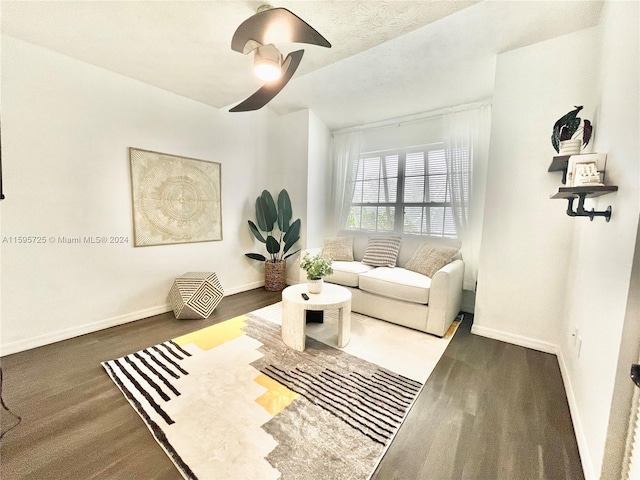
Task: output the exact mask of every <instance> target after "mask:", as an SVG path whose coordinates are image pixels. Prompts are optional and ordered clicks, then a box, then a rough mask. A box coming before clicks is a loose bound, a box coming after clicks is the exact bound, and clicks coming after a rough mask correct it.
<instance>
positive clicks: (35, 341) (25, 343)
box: [0, 303, 171, 356]
mask: <svg viewBox="0 0 640 480" xmlns="http://www.w3.org/2000/svg"><path fill="white" fill-rule="evenodd" d="M170 310H171V306H170V305H169V304H168V303H166V304H163V305H158V306H155V307H150V308H145V309H144V310H138V311H136V312H130V313H126V314H124V315H118V316H117V317H111V318H106V319H104V320H99V321H97V322H92V323H85V324H84V325H78V326H76V327H71V328H65V329H64V330H58V331H56V332H50V333H45V334H44V335H39V336H37V337H31V338H26V339H24V340H18V341H15V342H10V343H5V344H2V346H1V347H0V351H1V352H2V355H3V356H4V355H11V354H12V353H18V352H23V351H24V350H30V349H32V348H37V347H42V346H43V345H49V344H50V343H55V342H60V341H62V340H68V339H70V338H73V337H79V336H80V335H85V334H87V333H93V332H97V331H98V330H103V329H105V328H109V327H115V326H117V325H123V324H125V323H129V322H134V321H136V320H140V319H142V318H147V317H152V316H153V315H160V314H161V313H165V312H169V311H170Z"/></svg>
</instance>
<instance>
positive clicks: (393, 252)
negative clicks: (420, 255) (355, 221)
mask: <svg viewBox="0 0 640 480" xmlns="http://www.w3.org/2000/svg"><path fill="white" fill-rule="evenodd" d="M401 240H402V237H399V236H393V235H384V236H382V235H381V236H375V237H369V239H368V240H367V248H366V250H365V251H364V257H362V263H364V264H366V265H371V266H372V267H392V268H393V267H395V266H396V260H397V258H398V252H399V251H400V241H401Z"/></svg>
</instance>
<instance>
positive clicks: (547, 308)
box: [473, 29, 599, 351]
mask: <svg viewBox="0 0 640 480" xmlns="http://www.w3.org/2000/svg"><path fill="white" fill-rule="evenodd" d="M598 42H599V36H598V31H597V30H596V29H588V30H584V31H581V32H577V33H572V34H569V35H565V36H562V37H559V38H557V39H553V40H549V41H545V42H541V43H538V44H535V45H532V46H529V47H525V48H521V49H518V50H514V51H511V52H507V53H504V54H502V55H499V56H498V59H497V63H496V77H495V79H496V80H495V88H494V95H493V109H492V118H493V120H492V125H491V139H490V147H489V166H488V172H487V191H486V200H485V211H484V226H483V233H482V247H481V252H480V261H479V272H478V290H477V296H476V307H475V308H476V309H475V320H474V326H473V331H474V333H479V334H483V335H487V336H491V337H494V338H498V339H501V340H506V341H511V342H513V343H517V344H521V345H524V346H528V347H533V348H537V349H541V350H544V351H554V349H555V345H558V343H559V336H560V332H561V325H562V323H563V320H562V315H563V305H564V295H565V285H566V280H567V270H568V265H569V258H570V256H571V255H570V247H571V231H572V228H574V225H575V224H576V222H578V221H581V220H583V219H573V218H570V217H568V216H567V215H566V214H565V210H566V207H567V205H566V202H564V201H561V200H550V199H549V197H550V195H551V194H552V193H554V191H556V190H557V187H558V186H559V185H560V183H561V178H560V176H559V174H558V173H547V168H548V166H549V164H550V163H551V159H552V157H553V155H554V154H555V153H556V152H555V150H554V149H553V147H552V146H551V140H550V136H551V131H552V128H553V124H554V122H555V121H556V120H557V119H558V118H559V117H561V116H562V115H564V114H565V113H566V112H568V111H569V110H571V109H572V108H573V105H584V106H585V110H584V111H585V115H584V116H585V118H593V113H594V108H595V107H596V104H597V93H596V85H597V72H598ZM566 52H580V54H579V55H578V54H570V55H567V54H566Z"/></svg>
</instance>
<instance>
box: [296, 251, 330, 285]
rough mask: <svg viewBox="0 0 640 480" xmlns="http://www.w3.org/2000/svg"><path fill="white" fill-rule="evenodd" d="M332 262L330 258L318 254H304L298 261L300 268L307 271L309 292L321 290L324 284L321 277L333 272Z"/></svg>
mask: <svg viewBox="0 0 640 480" xmlns="http://www.w3.org/2000/svg"><path fill="white" fill-rule="evenodd" d="M332 263H333V262H332V261H331V259H328V258H324V257H323V256H322V255H320V254H318V255H309V254H308V253H307V254H305V256H304V257H303V259H302V260H301V261H300V268H302V269H303V270H304V271H305V272H307V288H308V289H309V293H320V292H322V286H323V285H324V281H323V280H322V277H325V276H327V275H331V274H332V273H333V267H332V266H331V265H332Z"/></svg>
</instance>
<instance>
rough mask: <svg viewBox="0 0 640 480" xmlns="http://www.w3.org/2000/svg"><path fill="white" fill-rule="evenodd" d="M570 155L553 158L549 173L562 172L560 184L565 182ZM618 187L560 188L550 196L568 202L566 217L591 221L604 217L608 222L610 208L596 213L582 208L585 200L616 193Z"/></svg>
mask: <svg viewBox="0 0 640 480" xmlns="http://www.w3.org/2000/svg"><path fill="white" fill-rule="evenodd" d="M570 156H571V155H557V156H555V157H553V160H552V161H551V165H549V169H548V170H547V171H549V172H562V183H566V181H567V168H568V165H569V157H570ZM617 191H618V187H617V186H615V185H592V186H581V187H560V188H558V191H557V192H556V193H554V194H553V195H551V198H564V199H566V200H567V201H568V205H567V215H569V216H570V217H589V219H590V220H591V221H593V218H594V217H604V218H605V219H606V221H607V222H608V221H609V220H610V219H611V206H609V207H607V209H606V210H604V211H601V212H596V211H595V210H594V209H591V210H586V209H585V208H584V200H585V198H592V197H599V196H600V195H606V194H607V193H612V192H617ZM576 198H577V199H578V206H577V208H576V209H575V210H574V209H573V201H574V200H575V199H576Z"/></svg>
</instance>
